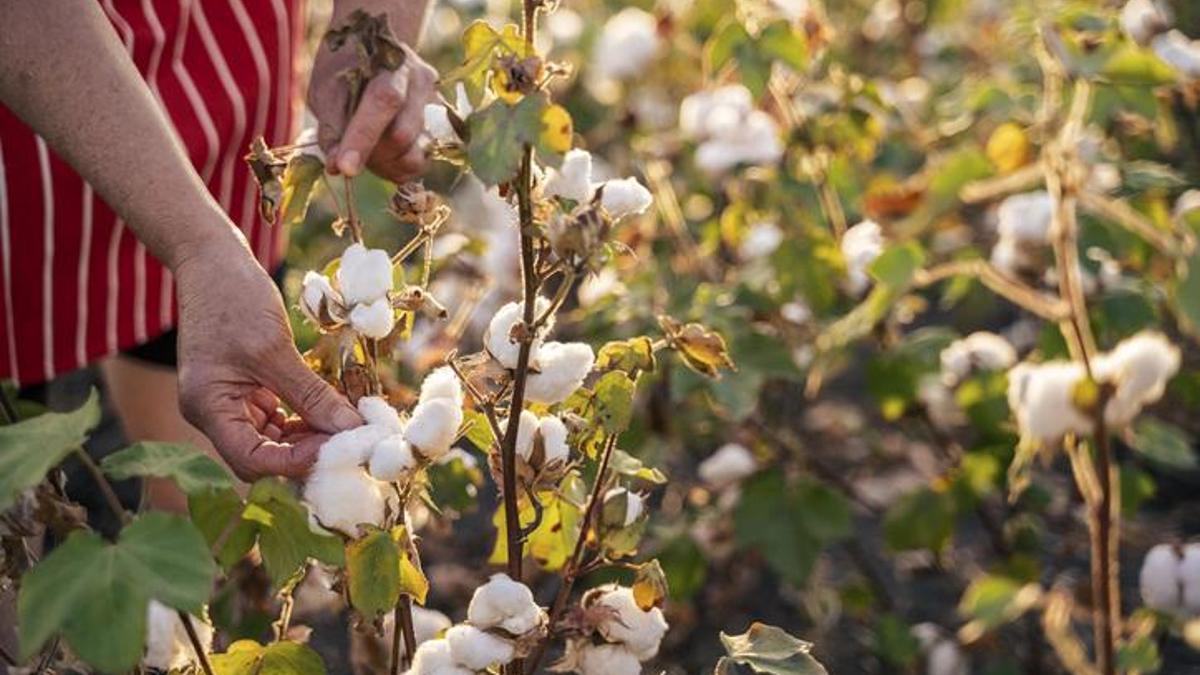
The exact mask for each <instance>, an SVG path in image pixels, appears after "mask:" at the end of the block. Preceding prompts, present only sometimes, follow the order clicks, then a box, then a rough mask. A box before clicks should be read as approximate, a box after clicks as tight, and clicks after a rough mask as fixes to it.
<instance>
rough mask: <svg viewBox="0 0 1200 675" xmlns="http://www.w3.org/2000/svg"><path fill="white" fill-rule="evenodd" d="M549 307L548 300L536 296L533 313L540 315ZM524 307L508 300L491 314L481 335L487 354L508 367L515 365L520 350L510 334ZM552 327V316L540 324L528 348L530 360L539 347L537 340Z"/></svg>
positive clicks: (514, 366)
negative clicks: (485, 329) (539, 328)
mask: <svg viewBox="0 0 1200 675" xmlns="http://www.w3.org/2000/svg"><path fill="white" fill-rule="evenodd" d="M549 308H550V301H549V300H548V299H546V298H543V297H541V296H538V299H537V301H536V302H535V303H534V309H535V311H534V315H535V318H536V317H537V316H541V315H542V314H543V313H544V312H545V311H546V310H547V309H549ZM524 313H525V307H524V304H523V303H520V302H510V303H508V304H507V305H504V306H503V307H501V308H500V309H499V310H497V311H496V314H495V315H494V316H492V320H491V322H490V323H488V327H487V331H486V332H485V333H484V336H483V346H484V348H485V349H486V350H487V352H488V354H491V355H492V358H493V359H496V361H497V362H498V363H499V364H500V365H502V366H504V367H505V368H508V369H510V370H511V369H513V368H516V367H517V357H518V355H519V352H520V348H521V346H520V344H518V343H517V342H514V341H513V340H512V339H511V338H510V335H511V334H512V329H513V326H515V325H517V324H518V323H520V322H521V321H522V319H523V318H524ZM552 327H553V317H551V319H550V320H549V321H547V322H546V325H545V326H542V328H541V330H540V331H539V333H538V335H537V337H535V339H534V341H533V346H532V348H531V350H530V360H531V361H532V360H533V358H534V356H535V354H536V352H537V351H538V349H539V346H538V345H539V342H540V341H541V339H542V338H543V337H544V336H545V335H546V333H548V332H549V331H550V329H551V328H552Z"/></svg>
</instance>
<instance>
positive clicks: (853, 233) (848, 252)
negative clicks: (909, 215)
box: [841, 220, 884, 295]
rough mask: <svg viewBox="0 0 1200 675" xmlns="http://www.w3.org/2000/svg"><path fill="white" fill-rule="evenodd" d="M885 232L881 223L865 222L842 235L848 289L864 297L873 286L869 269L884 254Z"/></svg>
mask: <svg viewBox="0 0 1200 675" xmlns="http://www.w3.org/2000/svg"><path fill="white" fill-rule="evenodd" d="M883 244H884V239H883V230H882V229H881V228H880V227H879V223H876V222H875V221H873V220H864V221H862V222H861V223H858V224H857V225H855V226H853V227H851V228H850V229H848V230H846V233H845V234H843V235H842V244H841V249H842V257H843V258H844V259H845V261H846V289H847V290H848V291H849V292H850V293H851V294H852V295H862V293H863V292H864V291H866V290H867V287H868V286H870V285H871V278H870V276H868V274H867V268H868V267H870V266H871V263H873V262H875V259H876V258H878V257H879V254H880V253H883Z"/></svg>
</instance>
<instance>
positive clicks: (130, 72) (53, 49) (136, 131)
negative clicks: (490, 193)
mask: <svg viewBox="0 0 1200 675" xmlns="http://www.w3.org/2000/svg"><path fill="white" fill-rule="evenodd" d="M0 103H3V104H4V105H6V106H8V107H9V108H10V109H11V110H12V111H13V112H14V113H16V115H17V116H18V117H20V118H21V119H22V120H24V121H25V122H26V123H27V124H28V125H29V126H31V127H32V128H33V129H34V130H35V131H36V132H37V133H39V134H41V135H42V137H44V138H45V139H46V141H47V142H48V143H49V144H50V146H51V147H53V148H54V150H55V151H56V152H57V153H58V154H59V155H61V156H62V157H63V158H64V159H66V161H67V162H69V163H70V164H71V166H73V167H74V168H75V170H76V171H78V172H79V173H80V175H81V176H83V178H84V179H85V180H87V181H88V183H90V184H91V185H92V186H93V187H94V188H95V190H96V191H97V193H99V194H100V195H101V196H102V197H103V198H104V200H105V201H106V202H107V203H108V204H110V205H111V206H112V207H113V209H114V210H115V211H116V212H117V214H118V215H119V216H120V217H121V218H122V219H123V220H124V221H125V222H126V223H127V224H128V226H129V227H130V228H131V229H132V230H133V232H134V233H135V234H136V235H137V236H138V238H139V239H140V240H141V241H142V242H143V243H145V245H146V247H147V248H148V249H149V250H150V252H151V253H153V254H154V255H155V257H157V258H158V259H159V260H161V261H162V262H163V263H164V264H165V265H166V266H167V267H168V268H169V269H170V270H171V271H172V272H173V273H174V274H175V278H176V282H177V286H178V299H179V307H180V320H179V333H180V341H179V362H180V373H179V381H180V403H181V406H182V409H183V412H184V415H185V416H186V417H187V418H188V420H189V421H191V422H192V423H193V424H195V425H196V426H197V427H199V428H200V430H201V431H203V432H204V433H205V434H206V435H207V436H208V437H209V438H211V439H212V441H213V444H214V445H215V446H216V447H217V449H218V450H219V451H220V452H221V454H222V456H223V457H225V459H226V461H228V463H229V464H230V466H231V467H232V468H233V470H234V471H235V472H236V473H237V474H238V475H239V476H241V477H242V478H244V479H252V478H255V477H258V476H261V475H266V474H282V475H289V476H299V475H302V474H303V473H304V472H306V471H307V470H308V468H309V466H310V465H311V462H312V461H313V459H314V458H315V455H316V452H317V447H318V446H319V444H320V442H321V441H322V439H323V436H322V435H320V434H314V433H312V432H311V431H310V430H309V429H312V430H316V431H319V432H324V433H333V432H336V431H339V430H342V429H346V428H349V427H352V426H355V425H357V424H359V423H361V419H360V418H359V416H358V414H357V412H356V411H355V410H354V408H353V407H351V406H350V404H349V403H348V402H347V401H346V400H345V399H344V398H343V397H341V396H340V395H339V394H338V393H337V392H336V391H335V390H334V389H333V388H332V387H330V386H329V385H327V384H326V383H325V382H323V381H322V380H321V379H320V378H319V377H317V376H316V375H315V374H313V373H312V372H311V371H309V370H308V368H307V367H305V365H304V362H303V360H302V359H301V358H300V355H299V354H298V353H297V352H296V348H295V346H294V345H293V343H292V335H291V330H290V328H289V326H288V323H287V315H286V313H285V312H284V307H283V303H282V301H281V298H280V296H279V293H278V291H276V289H275V287H274V285H273V284H272V282H271V280H270V278H269V277H268V276H267V274H266V273H265V272H264V271H263V269H262V268H261V267H260V266H259V265H258V263H257V261H256V260H255V259H254V257H253V255H252V254H251V253H250V250H249V248H248V247H247V245H246V242H245V240H244V238H243V237H242V235H241V233H240V232H239V231H238V230H237V228H236V227H234V225H233V223H232V222H230V220H229V218H228V217H226V215H225V214H224V213H223V212H222V211H221V208H220V206H219V205H218V204H217V203H216V201H214V200H213V198H212V196H211V195H210V194H209V193H208V191H207V189H206V188H205V186H204V183H203V182H202V181H201V179H200V177H199V176H198V175H197V174H196V172H195V170H194V169H193V168H192V166H191V164H190V163H189V162H188V159H187V157H186V155H185V153H184V150H183V148H182V147H181V146H180V144H179V142H178V141H177V139H176V137H175V135H174V134H173V133H172V131H171V127H170V125H169V122H168V121H167V119H166V118H165V116H164V115H163V114H162V112H161V111H160V109H159V107H158V105H157V103H156V102H155V100H154V98H153V96H152V95H151V93H150V91H149V89H148V88H147V86H146V85H145V83H144V82H143V80H142V79H141V77H140V76H139V75H138V73H137V71H136V69H135V68H134V66H133V63H132V62H131V61H130V59H129V57H128V55H127V54H126V53H125V51H124V50H123V49H122V47H121V45H120V43H119V42H118V40H117V36H116V33H115V32H114V31H113V29H112V27H111V26H110V25H109V23H108V21H107V19H106V18H105V16H104V15H103V13H102V12H101V10H100V7H99V4H98V3H95V2H79V1H78V0H37V2H24V1H21V2H0ZM276 394H277V395H278V397H279V398H282V399H283V400H284V401H286V402H287V403H288V404H289V405H290V406H291V407H292V408H293V409H294V410H295V411H296V412H298V413H299V414H300V415H301V416H302V417H303V419H304V421H305V422H307V426H297V425H295V424H292V423H286V424H285V423H284V421H283V420H282V419H281V418H280V417H279V416H278V415H277V414H275V410H274V407H275V404H276V403H277V399H276V397H275V395H276Z"/></svg>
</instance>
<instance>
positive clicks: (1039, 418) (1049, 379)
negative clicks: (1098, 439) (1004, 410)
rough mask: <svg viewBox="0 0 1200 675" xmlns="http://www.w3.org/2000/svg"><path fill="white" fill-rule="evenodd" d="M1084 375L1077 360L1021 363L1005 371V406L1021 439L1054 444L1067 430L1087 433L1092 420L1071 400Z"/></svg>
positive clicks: (1090, 428) (1068, 431)
mask: <svg viewBox="0 0 1200 675" xmlns="http://www.w3.org/2000/svg"><path fill="white" fill-rule="evenodd" d="M1084 377H1085V373H1084V371H1083V367H1082V366H1081V365H1079V364H1078V363H1072V362H1066V361H1051V362H1048V363H1042V364H1030V363H1022V364H1018V365H1017V366H1016V367H1015V368H1013V369H1012V370H1010V371H1009V372H1008V405H1009V408H1010V409H1011V410H1012V411H1013V413H1014V415H1015V417H1016V418H1017V427H1018V429H1019V430H1020V432H1021V437H1022V438H1028V439H1031V440H1034V441H1037V442H1040V443H1055V442H1057V441H1059V440H1060V439H1061V438H1062V437H1063V436H1065V435H1066V434H1068V433H1078V434H1086V433H1090V432H1091V430H1092V426H1093V425H1092V420H1091V419H1089V418H1088V417H1087V416H1085V415H1084V414H1083V413H1082V412H1081V411H1080V410H1079V409H1078V408H1076V407H1075V404H1074V403H1073V401H1072V395H1073V392H1074V389H1075V386H1076V385H1077V384H1078V383H1079V382H1080V380H1082V379H1083V378H1084Z"/></svg>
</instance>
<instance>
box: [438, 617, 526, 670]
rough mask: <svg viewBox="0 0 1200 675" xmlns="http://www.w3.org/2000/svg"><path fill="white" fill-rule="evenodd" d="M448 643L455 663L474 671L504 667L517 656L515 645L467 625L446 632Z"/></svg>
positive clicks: (460, 625)
mask: <svg viewBox="0 0 1200 675" xmlns="http://www.w3.org/2000/svg"><path fill="white" fill-rule="evenodd" d="M446 642H448V643H450V655H451V656H452V657H453V658H454V660H455V662H457V663H459V664H461V665H464V666H466V667H468V668H470V669H472V670H485V669H487V668H491V667H492V666H500V665H504V664H506V663H508V662H509V661H512V660H513V657H514V656H515V651H514V648H513V644H512V643H511V642H509V641H508V640H505V639H503V638H500V637H497V636H495V635H492V634H491V633H488V632H485V631H482V630H479V629H478V628H476V627H475V626H468V625H466V624H459V625H457V626H454V627H453V628H451V629H450V630H448V631H446Z"/></svg>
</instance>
